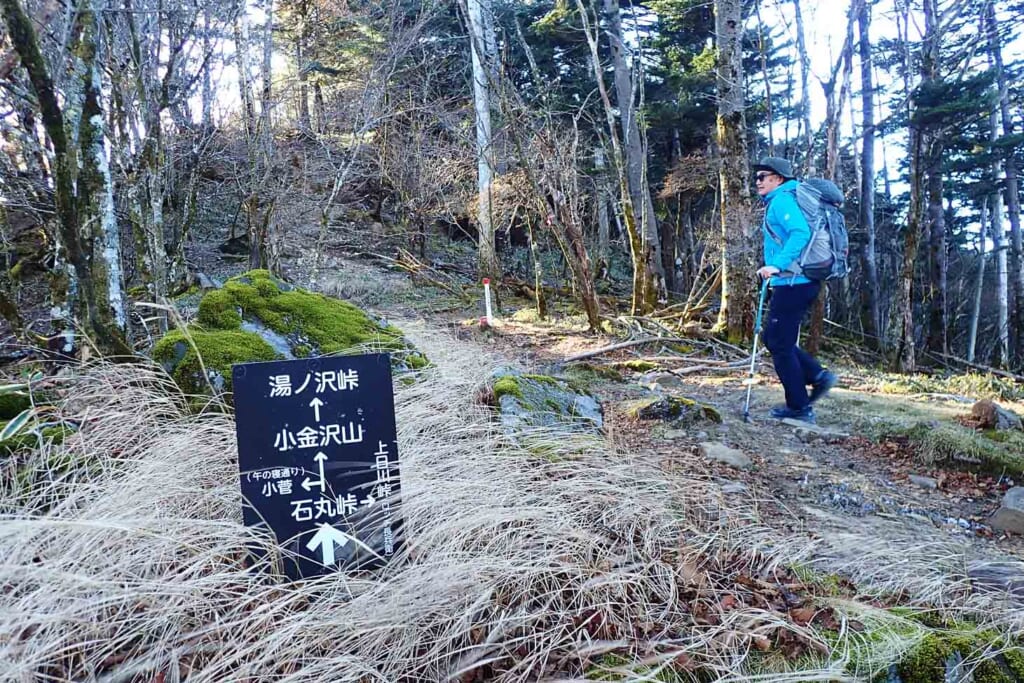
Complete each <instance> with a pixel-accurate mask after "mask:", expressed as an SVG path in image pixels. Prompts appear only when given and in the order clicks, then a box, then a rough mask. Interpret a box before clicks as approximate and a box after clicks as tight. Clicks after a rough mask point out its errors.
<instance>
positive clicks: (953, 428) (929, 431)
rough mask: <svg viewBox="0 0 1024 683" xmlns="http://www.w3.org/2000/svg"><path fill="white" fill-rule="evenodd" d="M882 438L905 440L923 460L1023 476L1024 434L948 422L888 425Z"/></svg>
mask: <svg viewBox="0 0 1024 683" xmlns="http://www.w3.org/2000/svg"><path fill="white" fill-rule="evenodd" d="M879 432H880V435H881V436H882V437H883V438H885V437H890V438H891V437H893V436H898V437H904V438H906V439H907V440H908V441H909V442H910V443H911V444H913V445H914V446H915V447H916V448H917V449H918V453H919V455H920V456H921V457H922V458H924V459H925V460H926V461H930V462H941V461H948V462H951V463H954V464H957V465H960V466H964V467H968V468H976V469H978V470H980V471H984V472H987V473H993V474H1002V473H1003V472H1006V473H1008V474H1013V475H1015V476H1020V475H1022V474H1024V432H1017V431H1001V432H979V431H977V430H975V429H972V428H970V427H964V426H961V425H959V424H955V423H948V422H918V423H915V424H911V425H889V426H887V427H885V428H882V429H880V430H879Z"/></svg>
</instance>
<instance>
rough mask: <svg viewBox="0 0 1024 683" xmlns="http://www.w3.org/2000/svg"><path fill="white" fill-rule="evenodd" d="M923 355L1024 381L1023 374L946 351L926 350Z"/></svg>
mask: <svg viewBox="0 0 1024 683" xmlns="http://www.w3.org/2000/svg"><path fill="white" fill-rule="evenodd" d="M925 355H928V356H933V357H936V358H944V359H947V360H951V361H953V362H954V363H960V364H961V365H965V366H967V367H969V368H973V369H975V370H984V371H985V372H991V373H992V374H993V375H999V376H1000V377H1006V378H1007V379H1012V380H1014V381H1016V382H1024V375H1015V374H1014V373H1012V372H1009V371H1007V370H1000V369H998V368H993V367H992V366H990V365H982V364H981V363H974V362H972V361H969V360H965V359H963V358H957V357H956V356H951V355H949V354H948V353H935V352H934V351H926V352H925Z"/></svg>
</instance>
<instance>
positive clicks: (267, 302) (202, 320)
mask: <svg viewBox="0 0 1024 683" xmlns="http://www.w3.org/2000/svg"><path fill="white" fill-rule="evenodd" d="M243 320H258V321H259V322H261V323H262V324H263V325H266V326H267V327H268V328H270V329H271V330H273V331H274V332H277V333H278V334H280V335H282V336H284V337H285V338H287V339H288V340H289V342H290V343H292V344H293V345H294V347H296V348H297V347H300V346H306V347H309V354H307V355H314V356H316V355H323V354H331V353H337V352H339V351H344V350H346V349H350V348H353V347H356V346H360V345H373V346H374V347H375V348H379V349H383V350H396V351H397V350H401V349H403V348H405V347H406V344H405V343H404V342H403V340H402V333H401V331H400V330H398V329H396V328H394V327H391V326H385V325H380V324H378V323H377V322H375V321H374V320H372V319H371V318H370V317H369V316H368V315H367V314H366V313H364V312H363V311H362V310H360V309H359V308H357V307H356V306H353V305H352V304H350V303H348V302H347V301H342V300H340V299H332V298H331V297H327V296H324V295H322V294H316V293H314V292H307V291H305V290H302V289H296V288H294V287H292V286H291V285H289V284H287V283H285V282H282V281H281V280H278V279H277V278H274V277H273V276H271V275H270V273H268V272H267V271H265V270H254V271H250V272H248V273H245V274H244V275H240V276H238V277H235V278H232V279H230V280H228V281H227V282H226V283H225V284H224V287H223V288H222V289H217V290H213V291H211V292H209V293H207V294H206V296H204V297H203V300H202V301H200V302H199V315H198V321H199V324H200V325H202V326H203V327H204V328H205V329H208V330H210V329H216V330H234V329H238V328H239V327H241V325H242V322H243ZM293 354H294V349H293Z"/></svg>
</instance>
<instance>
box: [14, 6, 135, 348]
mask: <svg viewBox="0 0 1024 683" xmlns="http://www.w3.org/2000/svg"><path fill="white" fill-rule="evenodd" d="M0 12H2V13H3V18H4V21H5V24H6V27H7V33H8V38H9V40H10V42H11V44H12V46H13V47H14V50H15V51H16V52H17V54H18V57H19V58H20V59H21V63H22V65H23V66H24V67H25V69H26V70H27V71H28V74H29V81H30V82H31V84H32V90H33V92H34V93H35V95H36V100H37V102H38V103H39V108H40V112H41V114H42V120H43V126H44V127H45V129H46V133H47V136H48V137H49V138H50V144H51V145H52V149H53V156H54V193H53V194H54V204H55V209H56V215H57V219H58V225H59V239H60V243H61V244H60V248H59V249H58V253H57V265H58V267H60V265H61V264H62V263H63V262H64V256H65V254H66V256H67V270H66V275H67V279H66V280H61V281H60V284H58V285H57V287H56V288H57V290H58V292H60V291H61V290H63V292H65V293H68V300H67V305H68V306H69V310H70V311H73V312H74V313H75V314H76V317H77V318H78V320H79V321H80V322H81V324H82V327H84V329H85V330H86V333H87V334H88V335H89V336H90V337H91V339H92V342H93V343H94V344H95V345H96V347H97V349H98V350H99V351H100V353H103V354H106V355H114V356H121V357H127V356H130V355H131V354H132V349H131V348H130V347H129V346H128V344H127V341H126V339H125V331H124V330H125V324H124V320H125V312H124V299H123V294H122V290H121V274H120V249H119V244H118V243H117V242H116V239H115V237H116V236H115V235H112V234H111V228H112V226H113V228H114V229H115V230H116V225H117V224H116V222H115V221H114V216H113V201H112V195H111V194H110V192H111V189H112V184H111V182H110V175H109V165H108V164H109V161H108V160H107V158H106V149H105V147H104V122H103V109H102V105H101V101H100V97H101V90H100V88H101V84H100V80H99V65H98V63H97V55H96V34H97V31H98V29H97V14H98V8H97V7H96V6H95V5H91V6H89V7H86V8H83V9H82V11H80V13H79V16H78V21H79V22H80V26H81V31H80V38H79V41H80V42H78V44H77V45H75V46H74V51H75V52H76V53H77V54H76V55H75V58H76V59H77V61H78V68H77V69H76V71H77V76H78V77H79V78H80V79H81V82H80V83H72V84H71V86H70V89H73V90H77V91H78V92H79V93H81V97H80V98H79V97H72V98H68V100H69V101H74V102H75V103H76V104H75V105H74V106H80V107H81V109H80V110H78V109H75V108H73V107H72V108H71V110H70V111H69V112H68V117H69V118H71V119H73V121H66V120H65V113H64V112H63V111H62V110H61V106H60V103H59V101H58V98H57V90H56V88H55V87H54V83H53V79H52V77H51V76H50V73H49V70H48V69H47V66H46V60H45V59H44V58H43V55H42V52H41V51H40V49H39V42H38V39H37V38H36V33H35V30H34V29H33V28H32V23H31V20H30V19H29V17H28V15H27V14H26V13H25V11H24V9H23V8H22V7H21V4H20V2H19V1H18V0H0ZM84 117H88V118H85V123H86V125H85V126H80V123H81V121H82V120H83V118H84ZM66 124H68V125H70V127H71V128H73V129H80V134H79V135H78V136H75V137H71V136H68V135H67V131H66V130H65V125H66ZM69 137H70V140H71V141H75V142H77V143H78V145H79V147H80V149H78V150H76V149H75V148H74V147H73V146H72V145H71V144H69ZM79 169H81V170H79ZM76 171H78V172H77V173H76ZM83 233H87V238H88V242H86V240H85V239H83V238H84V237H86V235H85V234H83ZM70 293H76V296H75V297H74V298H72V297H71V296H70ZM59 296H60V294H59V293H58V297H59ZM57 303H58V305H62V304H63V303H64V302H63V301H60V300H59V299H58V302H57ZM56 317H58V318H65V317H66V316H65V314H64V313H63V312H58V313H57V316H56ZM69 335H70V336H69ZM65 336H66V337H68V338H67V342H68V344H67V346H66V347H65V348H66V350H67V351H71V348H72V346H71V343H72V339H73V332H72V331H71V330H66V331H65Z"/></svg>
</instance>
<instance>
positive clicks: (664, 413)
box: [623, 396, 722, 426]
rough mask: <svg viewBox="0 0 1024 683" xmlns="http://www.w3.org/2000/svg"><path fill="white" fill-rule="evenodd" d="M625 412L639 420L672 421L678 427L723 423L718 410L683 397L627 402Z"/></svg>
mask: <svg viewBox="0 0 1024 683" xmlns="http://www.w3.org/2000/svg"><path fill="white" fill-rule="evenodd" d="M623 410H624V411H625V413H626V415H628V416H629V417H631V418H634V419H637V420H663V421H670V422H672V423H674V424H676V425H678V426H688V425H692V424H696V423H698V422H714V423H716V424H721V423H722V415H721V413H719V412H718V410H717V409H716V408H714V407H712V406H709V405H707V404H705V403H701V402H699V401H695V400H693V399H691V398H684V397H682V396H649V397H647V398H641V399H637V400H635V401H627V402H626V403H624V404H623Z"/></svg>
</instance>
